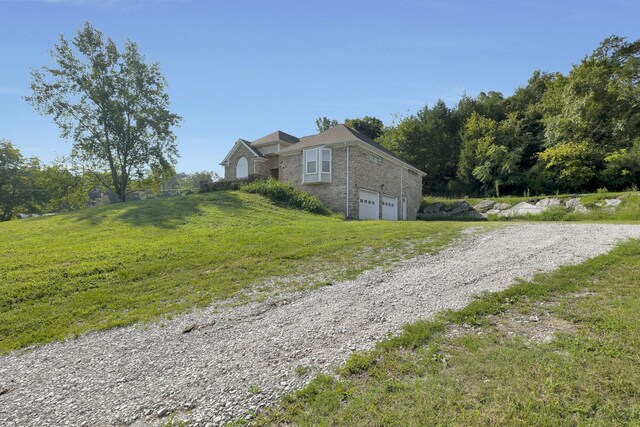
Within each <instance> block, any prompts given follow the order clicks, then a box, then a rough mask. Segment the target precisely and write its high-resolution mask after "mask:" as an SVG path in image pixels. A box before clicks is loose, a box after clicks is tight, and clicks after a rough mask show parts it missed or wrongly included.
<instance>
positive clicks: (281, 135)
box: [251, 130, 300, 147]
mask: <svg viewBox="0 0 640 427" xmlns="http://www.w3.org/2000/svg"><path fill="white" fill-rule="evenodd" d="M298 141H300V140H299V139H298V138H296V137H295V136H293V135H289V134H288V133H286V132H282V131H281V130H277V131H275V132H273V133H270V134H269V135H266V136H263V137H262V138H259V139H256V140H255V141H253V142H252V143H251V145H252V146H254V147H259V146H261V145H266V144H271V143H274V142H280V143H285V144H287V145H289V144H295V143H297V142H298Z"/></svg>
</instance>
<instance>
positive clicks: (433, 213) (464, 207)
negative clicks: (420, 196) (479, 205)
mask: <svg viewBox="0 0 640 427" xmlns="http://www.w3.org/2000/svg"><path fill="white" fill-rule="evenodd" d="M417 217H418V218H419V219H447V218H471V219H484V217H483V216H482V215H481V214H480V213H479V212H478V211H476V210H475V209H474V208H473V206H471V205H470V204H469V203H467V202H465V201H459V202H455V203H451V204H449V205H445V204H444V203H433V204H430V205H427V206H425V207H424V208H423V210H422V213H421V214H418V215H417Z"/></svg>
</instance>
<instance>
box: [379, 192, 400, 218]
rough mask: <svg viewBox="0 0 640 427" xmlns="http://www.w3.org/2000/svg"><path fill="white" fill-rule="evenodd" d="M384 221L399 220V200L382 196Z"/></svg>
mask: <svg viewBox="0 0 640 427" xmlns="http://www.w3.org/2000/svg"><path fill="white" fill-rule="evenodd" d="M382 219H386V220H389V221H397V220H398V198H397V197H389V196H382Z"/></svg>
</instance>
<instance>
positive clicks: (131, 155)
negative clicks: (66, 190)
mask: <svg viewBox="0 0 640 427" xmlns="http://www.w3.org/2000/svg"><path fill="white" fill-rule="evenodd" d="M51 54H52V56H53V60H54V63H55V65H53V66H44V67H42V69H40V70H34V71H33V72H32V81H31V89H32V91H33V94H32V95H31V96H28V97H26V100H27V101H28V102H30V103H31V104H32V105H33V106H34V107H35V108H36V109H37V110H38V111H39V112H40V113H41V114H45V115H49V116H52V117H53V121H54V122H55V123H56V124H57V125H58V126H59V128H60V131H61V136H62V137H63V138H65V139H71V140H73V150H72V155H73V156H74V157H75V158H77V159H79V160H81V161H82V162H84V163H85V164H87V166H88V168H89V169H91V170H94V171H96V172H99V171H107V172H108V176H109V177H110V180H109V182H104V183H103V184H104V185H105V186H108V187H110V188H112V189H113V191H114V192H115V193H116V194H117V195H118V197H119V198H120V200H121V201H125V199H126V195H127V193H128V189H129V182H130V180H131V179H132V178H133V177H136V176H138V177H141V176H143V175H144V173H145V171H148V169H149V168H167V167H171V165H173V164H175V162H176V158H177V156H178V150H177V145H176V136H175V134H174V133H173V127H175V126H177V125H178V124H179V122H180V116H178V115H177V114H175V113H172V112H171V111H170V110H169V96H168V95H167V93H166V80H165V78H164V77H163V75H162V74H161V72H160V67H159V65H158V64H157V63H151V64H147V63H146V62H145V60H144V57H143V55H142V54H141V53H140V51H139V49H138V46H137V45H136V44H135V43H134V42H132V41H126V42H125V44H124V49H122V50H120V49H118V47H117V46H116V44H115V43H114V41H113V40H111V39H110V38H106V39H105V37H104V36H103V34H102V33H101V32H100V31H98V30H97V29H95V28H93V27H92V26H91V25H90V24H89V23H85V25H84V26H83V27H82V28H81V29H80V30H79V31H78V34H77V35H76V36H75V37H74V38H73V40H71V42H70V41H68V40H66V39H65V38H64V37H63V36H60V39H59V42H58V43H57V44H56V45H55V47H54V49H53V51H52V52H51ZM96 176H102V175H101V174H99V173H96Z"/></svg>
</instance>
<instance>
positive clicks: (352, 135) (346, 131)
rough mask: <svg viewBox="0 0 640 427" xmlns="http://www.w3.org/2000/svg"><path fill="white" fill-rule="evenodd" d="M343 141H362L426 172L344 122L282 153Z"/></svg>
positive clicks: (309, 137)
mask: <svg viewBox="0 0 640 427" xmlns="http://www.w3.org/2000/svg"><path fill="white" fill-rule="evenodd" d="M343 142H361V143H363V144H366V145H367V146H369V147H371V148H374V149H376V150H378V151H381V152H383V153H384V154H386V155H387V156H390V157H392V158H393V159H395V160H397V161H399V162H402V163H403V164H405V165H407V166H409V167H410V168H411V169H414V170H416V171H418V172H420V173H422V174H424V172H422V171H421V170H420V169H418V168H416V167H415V166H412V165H410V164H409V163H407V162H405V161H404V160H402V159H401V158H400V157H398V156H396V155H395V154H393V153H392V152H391V151H389V150H388V149H386V148H385V147H383V146H382V145H380V144H378V143H377V142H375V141H374V140H372V139H371V138H369V137H368V136H366V135H364V134H363V133H361V132H358V131H357V130H355V129H352V128H350V127H348V126H345V125H343V124H340V125H337V126H334V127H332V128H330V129H327V130H325V131H324V132H320V133H319V134H317V135H311V136H305V137H303V138H300V142H299V143H297V144H295V145H292V146H290V147H287V148H284V149H282V150H280V153H281V154H287V153H292V152H297V151H298V150H304V149H305V148H311V147H315V146H318V145H331V144H337V143H343Z"/></svg>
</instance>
